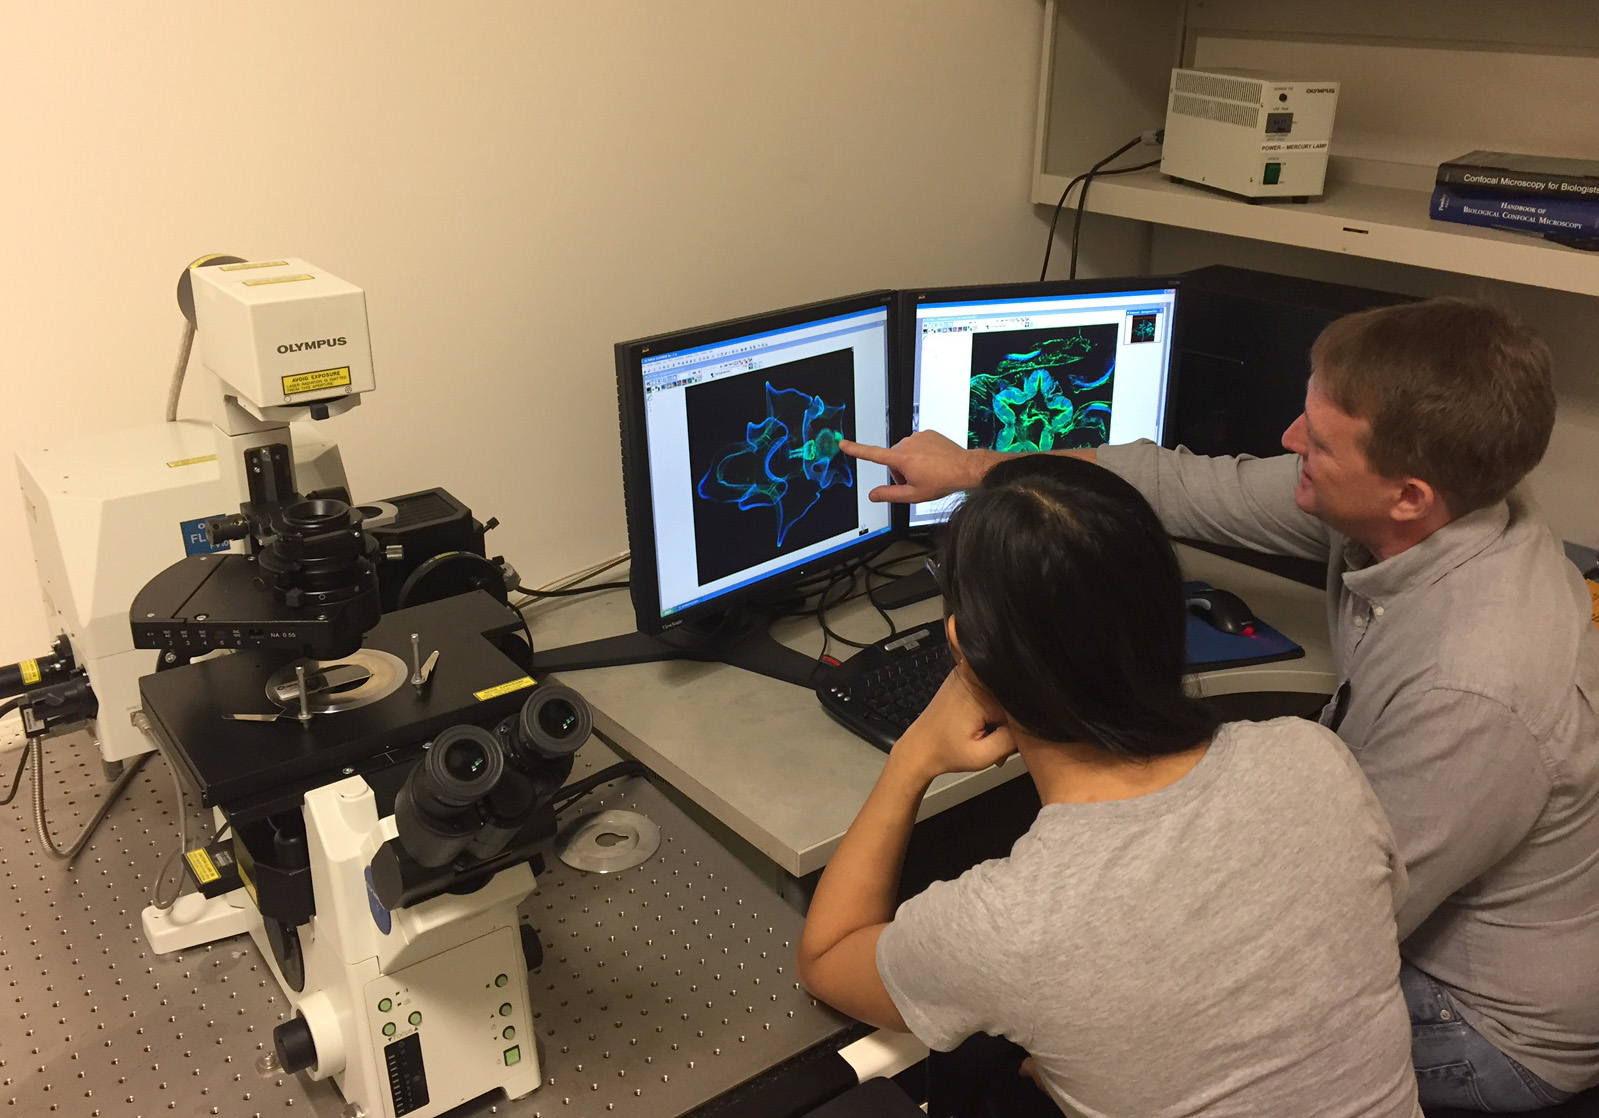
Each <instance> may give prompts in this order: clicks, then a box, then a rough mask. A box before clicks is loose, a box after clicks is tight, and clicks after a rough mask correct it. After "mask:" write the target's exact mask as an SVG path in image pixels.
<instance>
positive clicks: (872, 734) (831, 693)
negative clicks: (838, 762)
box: [816, 622, 955, 753]
mask: <svg viewBox="0 0 1599 1118" xmlns="http://www.w3.org/2000/svg"><path fill="white" fill-rule="evenodd" d="M954 666H955V661H954V658H953V657H951V655H950V652H949V642H948V640H947V638H946V637H945V635H944V626H943V624H942V623H941V622H934V623H932V624H930V625H919V626H917V627H916V628H914V629H912V630H910V631H909V632H905V633H895V634H893V635H892V636H888V637H884V638H883V639H882V640H880V641H878V642H877V643H876V644H874V645H871V646H870V647H868V648H863V649H861V650H860V651H859V652H857V653H856V654H855V655H853V656H851V657H850V658H849V659H848V660H846V661H844V663H842V664H840V665H839V666H838V667H836V668H833V669H832V670H831V671H829V672H828V673H827V676H826V677H825V678H824V679H823V680H822V681H821V682H820V683H819V684H817V686H816V697H817V698H818V699H820V700H821V701H822V706H823V707H824V708H825V709H826V710H827V713H828V714H831V715H832V716H833V717H834V718H836V719H838V721H839V722H841V723H843V725H844V726H845V728H846V729H848V730H850V731H851V732H853V733H855V734H858V735H859V736H861V737H862V738H865V739H866V740H867V741H869V742H871V743H872V744H873V745H875V746H877V748H879V749H881V750H883V751H884V752H885V753H886V752H887V751H888V750H889V749H890V748H891V747H892V746H893V744H894V742H895V741H897V740H898V739H899V736H900V735H901V734H903V733H904V732H905V730H906V728H907V727H909V726H910V724H911V723H912V722H914V721H916V716H917V715H918V714H921V713H922V710H923V709H924V708H925V707H926V706H927V704H928V703H929V702H931V701H932V698H933V695H934V693H935V692H937V690H938V688H939V685H940V684H942V683H943V682H944V679H945V677H947V676H948V675H949V672H950V669H951V668H952V667H954Z"/></svg>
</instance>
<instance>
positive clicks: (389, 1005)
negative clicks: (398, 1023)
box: [378, 998, 394, 1013]
mask: <svg viewBox="0 0 1599 1118" xmlns="http://www.w3.org/2000/svg"><path fill="white" fill-rule="evenodd" d="M393 1008H394V1003H393V1002H391V1001H390V1000H389V999H388V998H384V999H383V1000H382V1001H380V1002H378V1012H379V1013H387V1012H388V1011H389V1010H391V1009H393Z"/></svg>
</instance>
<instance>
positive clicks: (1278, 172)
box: [1260, 163, 1283, 186]
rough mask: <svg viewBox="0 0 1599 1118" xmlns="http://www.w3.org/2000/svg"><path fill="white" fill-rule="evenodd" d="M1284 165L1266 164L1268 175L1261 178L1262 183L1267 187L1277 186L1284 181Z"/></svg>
mask: <svg viewBox="0 0 1599 1118" xmlns="http://www.w3.org/2000/svg"><path fill="white" fill-rule="evenodd" d="M1282 177H1283V165H1282V164H1281V163H1268V164H1266V173H1265V174H1263V175H1261V176H1260V181H1261V182H1262V183H1263V184H1264V185H1266V186H1276V185H1277V184H1278V183H1279V182H1281V181H1282Z"/></svg>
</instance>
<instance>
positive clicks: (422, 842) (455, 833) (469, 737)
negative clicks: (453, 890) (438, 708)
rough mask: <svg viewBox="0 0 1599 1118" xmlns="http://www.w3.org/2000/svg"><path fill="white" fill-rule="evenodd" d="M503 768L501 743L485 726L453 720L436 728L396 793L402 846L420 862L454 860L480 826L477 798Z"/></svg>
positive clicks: (489, 788) (491, 786) (435, 863)
mask: <svg viewBox="0 0 1599 1118" xmlns="http://www.w3.org/2000/svg"><path fill="white" fill-rule="evenodd" d="M504 773H505V757H504V754H502V753H501V752H500V746H499V743H498V742H496V741H495V740H494V735H493V734H491V733H489V732H488V731H487V730H485V729H483V727H481V726H471V725H460V726H451V727H449V728H448V729H447V730H444V731H443V732H442V733H440V734H439V736H438V737H436V738H434V739H433V746H432V748H431V749H429V750H428V751H427V753H426V754H425V755H424V756H423V758H422V760H421V762H420V763H418V764H417V766H416V767H415V768H413V769H412V770H411V774H410V775H409V776H407V777H406V778H405V785H404V786H403V787H402V788H401V789H400V793H399V795H398V796H396V797H395V798H394V816H395V826H396V828H397V829H398V831H399V837H400V845H401V846H403V847H404V848H405V852H406V853H407V854H409V855H411V857H412V858H415V859H416V860H417V862H419V863H420V864H422V865H424V866H442V865H445V864H446V863H448V862H450V861H453V860H454V859H455V857H456V856H457V855H459V854H460V853H461V851H463V850H465V849H466V847H467V844H468V843H470V842H471V841H472V838H473V836H474V835H476V834H477V832H478V829H479V828H480V827H482V825H483V822H484V816H483V812H482V811H481V810H480V808H479V804H480V803H481V801H482V800H483V799H484V798H485V797H486V796H488V794H489V793H490V792H492V791H494V788H495V786H496V785H497V784H498V783H499V781H500V777H501V776H503V775H504Z"/></svg>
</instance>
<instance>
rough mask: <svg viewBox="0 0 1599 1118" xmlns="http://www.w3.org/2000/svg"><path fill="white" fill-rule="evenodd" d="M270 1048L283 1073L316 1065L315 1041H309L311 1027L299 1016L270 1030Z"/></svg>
mask: <svg viewBox="0 0 1599 1118" xmlns="http://www.w3.org/2000/svg"><path fill="white" fill-rule="evenodd" d="M272 1047H273V1048H274V1049H276V1050H277V1054H278V1063H279V1064H281V1065H283V1070H284V1071H288V1072H296V1071H304V1070H305V1069H306V1068H309V1067H314V1066H315V1065H316V1041H314V1040H312V1039H311V1026H310V1025H309V1024H307V1023H306V1020H305V1018H304V1017H301V1016H300V1015H299V1014H295V1015H294V1016H293V1017H291V1018H289V1020H287V1021H285V1022H283V1024H281V1025H279V1026H277V1027H276V1028H275V1029H273V1030H272Z"/></svg>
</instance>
